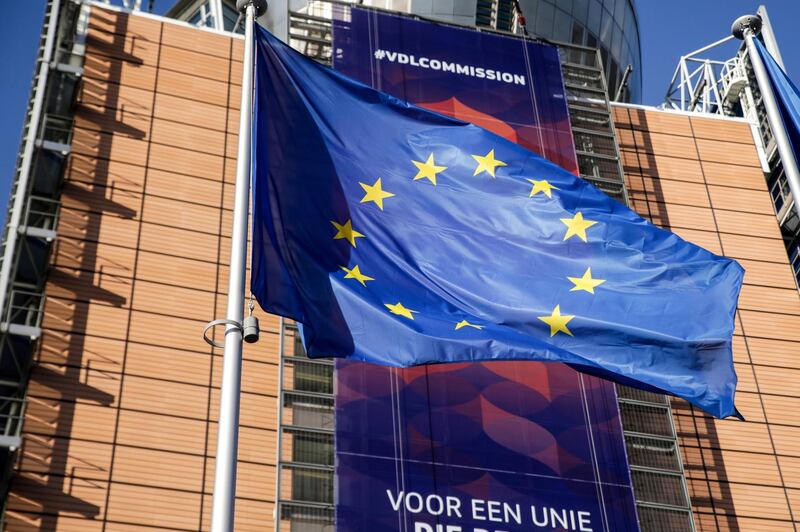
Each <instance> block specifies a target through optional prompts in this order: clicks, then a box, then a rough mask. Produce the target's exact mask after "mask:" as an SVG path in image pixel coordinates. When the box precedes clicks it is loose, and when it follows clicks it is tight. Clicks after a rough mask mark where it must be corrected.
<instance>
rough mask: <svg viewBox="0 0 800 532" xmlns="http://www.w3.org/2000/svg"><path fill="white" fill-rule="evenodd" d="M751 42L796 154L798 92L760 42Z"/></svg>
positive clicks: (799, 116)
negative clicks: (763, 67)
mask: <svg viewBox="0 0 800 532" xmlns="http://www.w3.org/2000/svg"><path fill="white" fill-rule="evenodd" d="M753 41H754V42H755V45H756V49H757V50H758V55H760V56H761V60H762V61H763V62H764V66H765V67H766V69H767V74H768V75H769V79H770V81H771V82H772V90H773V92H774V93H775V99H776V100H777V102H778V108H779V109H780V113H781V118H782V119H783V124H784V126H785V127H786V133H787V134H788V135H789V140H790V141H791V143H792V148H793V150H792V151H793V152H794V153H795V154H796V153H798V149H800V91H798V90H797V87H796V86H795V84H794V83H792V80H791V79H789V76H787V75H786V72H784V71H783V69H782V68H781V66H780V65H779V64H778V62H777V61H775V59H774V58H773V57H772V54H770V53H769V52H768V51H767V49H766V48H765V47H764V45H763V44H762V43H761V41H759V40H758V39H753Z"/></svg>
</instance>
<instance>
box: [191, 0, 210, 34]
mask: <svg viewBox="0 0 800 532" xmlns="http://www.w3.org/2000/svg"><path fill="white" fill-rule="evenodd" d="M186 22H188V23H189V24H194V25H195V26H200V27H205V28H213V27H215V23H214V12H213V9H212V8H211V4H210V3H209V2H203V3H202V4H200V5H199V6H198V7H197V9H195V11H194V12H193V13H192V14H191V15H189V16H188V17H187V18H186Z"/></svg>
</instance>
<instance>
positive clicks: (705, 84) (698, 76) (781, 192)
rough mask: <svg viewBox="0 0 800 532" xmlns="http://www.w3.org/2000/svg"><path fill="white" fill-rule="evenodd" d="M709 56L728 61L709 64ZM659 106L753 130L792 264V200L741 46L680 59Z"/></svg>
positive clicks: (725, 44)
mask: <svg viewBox="0 0 800 532" xmlns="http://www.w3.org/2000/svg"><path fill="white" fill-rule="evenodd" d="M758 14H759V15H760V16H761V17H762V19H763V20H764V27H763V28H762V34H761V35H762V37H763V38H764V40H765V41H768V40H770V41H774V39H769V38H768V37H767V34H769V35H772V28H771V26H770V24H769V17H768V16H767V15H766V9H765V8H764V6H761V7H759V10H758ZM732 43H733V44H732ZM778 55H780V54H778ZM712 56H727V57H729V58H728V59H713V58H712ZM663 107H664V108H666V109H674V110H679V111H686V112H692V113H705V114H716V115H721V116H730V117H743V118H745V119H747V120H748V121H749V122H750V123H751V124H752V125H753V126H755V128H756V130H757V138H756V148H757V149H758V152H759V156H760V158H761V161H762V167H763V169H764V173H765V177H766V180H767V186H768V188H769V191H770V196H771V198H772V202H773V205H774V207H775V216H776V217H777V219H778V224H779V225H780V227H781V233H782V235H783V240H784V244H785V245H786V250H787V254H789V256H790V260H791V257H792V256H793V253H794V250H795V249H796V248H797V247H798V245H800V219H798V216H797V214H796V213H795V212H794V209H793V206H794V200H793V198H792V195H791V192H790V191H789V189H788V186H787V183H786V176H785V175H784V173H783V165H782V163H781V160H780V155H779V154H778V152H777V149H776V145H775V140H774V139H773V137H772V131H771V130H770V127H769V122H768V120H767V112H766V109H765V108H764V105H763V103H762V99H761V91H760V90H759V88H758V83H757V82H756V79H755V74H754V72H753V69H752V67H751V66H750V58H749V55H748V54H747V51H746V48H745V47H744V44H743V43H742V42H740V41H736V40H735V38H734V37H733V36H728V37H725V38H723V39H720V40H718V41H716V42H714V43H711V44H709V45H708V46H704V47H702V48H700V49H698V50H695V51H694V52H691V53H689V54H686V55H684V56H682V57H681V58H680V60H679V62H678V66H677V68H676V69H675V74H674V75H673V77H672V80H671V82H670V85H669V88H668V89H667V95H666V98H665V101H664V104H663ZM792 273H793V274H794V276H795V280H796V283H797V286H798V288H800V276H798V275H797V271H795V270H793V272H792Z"/></svg>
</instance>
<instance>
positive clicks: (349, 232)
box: [330, 148, 606, 337]
mask: <svg viewBox="0 0 800 532" xmlns="http://www.w3.org/2000/svg"><path fill="white" fill-rule="evenodd" d="M472 158H473V159H474V160H475V162H476V166H475V170H474V172H473V174H472V175H473V177H474V176H479V175H481V174H483V173H486V174H488V175H489V176H490V177H492V178H493V179H495V178H496V177H497V175H496V173H497V168H499V167H503V166H507V164H506V163H505V162H503V161H501V160H499V159H498V158H497V157H496V156H495V152H494V148H492V149H490V150H489V152H488V153H486V154H485V155H476V154H473V155H472ZM411 163H412V164H413V165H414V167H416V170H417V173H416V175H414V177H413V181H420V180H427V182H428V183H430V184H431V185H433V186H436V185H437V182H436V178H437V175H438V174H440V173H442V172H444V171H445V170H447V167H446V166H442V165H439V164H436V159H435V157H434V154H433V153H430V154H429V155H428V157H427V158H426V159H425V161H416V160H412V161H411ZM526 180H527V181H528V182H529V183H530V184H531V190H530V193H529V195H528V197H530V198H533V197H536V196H538V195H539V194H541V195H543V196H546V197H547V198H550V199H552V197H553V191H554V190H559V188H558V187H556V186H555V185H553V184H552V183H550V182H549V181H547V180H546V179H526ZM358 184H359V185H360V186H361V188H362V189H363V191H364V196H363V197H362V198H361V201H360V203H372V204H373V205H374V206H375V207H377V208H378V209H379V210H381V211H383V207H384V200H387V199H389V198H393V197H394V196H395V194H394V193H392V192H390V191H388V190H385V189H384V188H383V183H382V180H381V178H377V179H376V180H375V182H373V183H372V184H369V183H363V182H359V183H358ZM560 220H561V223H563V224H564V225H565V226H566V231H565V233H564V238H563V240H564V241H566V240H569V239H570V238H572V237H576V238H578V239H579V240H582V241H583V242H588V236H587V233H586V231H587V229H589V228H591V227H592V226H594V225H596V224H597V223H598V222H596V221H594V220H587V219H586V218H584V217H583V213H582V212H580V211H578V212H576V213H575V214H574V215H573V216H572V217H571V218H561V219H560ZM330 222H331V225H333V227H334V229H336V233H335V234H334V235H333V240H340V239H341V240H346V241H347V242H348V243H349V244H350V245H351V246H352V247H353V248H355V247H356V244H357V239H359V238H366V235H364V234H363V233H360V232H358V231H356V230H355V229H354V228H353V222H352V220H351V219H347V220H345V221H344V222H343V223H339V222H337V221H335V220H331V221H330ZM339 267H340V268H341V270H342V271H343V272H344V278H345V279H353V280H355V281H356V282H358V283H360V284H361V285H362V286H364V287H366V286H367V283H368V282H370V281H374V280H375V278H374V277H370V276H368V275H366V274H364V273H363V272H362V271H361V267H360V266H359V265H358V264H354V265H353V266H352V267H350V268H348V267H346V266H339ZM567 280H568V281H569V282H571V283H572V285H573V286H572V288H570V290H569V291H570V292H587V293H589V294H592V295H594V293H595V288H597V287H598V286H600V285H601V284H603V283H605V282H606V281H605V279H598V278H595V277H593V276H592V269H591V268H586V271H584V272H583V275H581V276H580V277H569V276H568V277H567ZM384 306H385V307H386V309H387V310H388V311H389V312H390V313H392V314H394V315H396V316H401V317H403V318H406V319H409V320H412V321H413V320H414V314H419V311H417V310H413V309H410V308H407V307H406V306H404V305H403V303H402V302H400V301H398V302H396V303H384ZM574 318H575V316H574V315H572V314H562V313H561V305H560V304H558V305H556V306H555V308H553V311H552V312H551V313H550V315H548V316H537V319H539V320H541V321H542V322H544V323H546V324H547V325H548V326H549V327H550V336H551V337H553V336H555V335H556V334H558V333H563V334H566V335H568V336H573V333H572V331H570V329H569V327H568V324H569V322H570V321H572V320H573V319H574ZM465 328H471V329H476V330H481V329H483V328H484V326H483V325H480V324H476V323H471V322H469V321H468V320H461V321H459V322H458V323H456V324H455V328H454V330H456V331H459V330H462V329H465Z"/></svg>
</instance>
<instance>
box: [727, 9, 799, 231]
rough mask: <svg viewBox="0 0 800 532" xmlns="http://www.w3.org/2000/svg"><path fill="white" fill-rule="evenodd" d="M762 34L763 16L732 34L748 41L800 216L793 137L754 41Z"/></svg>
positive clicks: (741, 23) (744, 21) (749, 18)
mask: <svg viewBox="0 0 800 532" xmlns="http://www.w3.org/2000/svg"><path fill="white" fill-rule="evenodd" d="M760 31H761V17H759V16H758V15H745V16H743V17H739V18H738V19H736V21H735V22H734V23H733V27H732V28H731V33H733V35H734V37H736V38H738V39H744V42H745V43H746V44H747V53H748V56H749V57H750V64H751V65H753V72H754V73H755V75H756V82H757V83H758V90H759V91H760V92H761V98H762V100H763V102H764V108H765V109H766V110H767V119H768V120H769V128H770V129H771V130H772V135H773V136H774V137H775V144H776V145H777V147H778V154H779V155H780V156H781V163H782V164H783V171H784V172H785V173H786V181H787V182H788V183H789V190H791V191H792V199H793V200H794V211H795V212H796V213H797V215H798V216H800V170H798V168H797V158H796V156H795V153H794V150H793V149H792V143H791V141H790V140H789V135H788V133H787V132H786V125H785V124H784V123H783V118H781V112H780V109H779V108H778V102H777V100H776V99H775V93H774V92H773V90H772V85H771V83H770V80H769V74H767V69H766V67H765V66H764V62H763V61H762V60H761V56H760V55H759V53H758V50H757V49H756V45H755V43H754V42H753V39H755V36H756V35H758V32H760Z"/></svg>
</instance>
